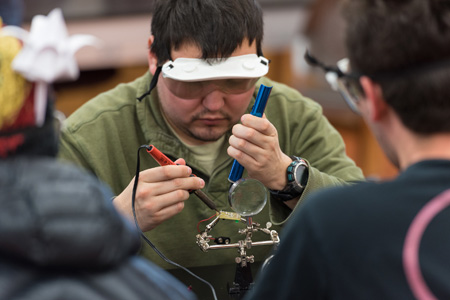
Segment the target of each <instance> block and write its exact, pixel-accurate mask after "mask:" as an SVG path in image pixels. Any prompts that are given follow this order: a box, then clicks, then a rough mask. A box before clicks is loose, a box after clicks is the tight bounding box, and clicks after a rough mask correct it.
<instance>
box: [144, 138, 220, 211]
mask: <svg viewBox="0 0 450 300" xmlns="http://www.w3.org/2000/svg"><path fill="white" fill-rule="evenodd" d="M147 152H148V154H150V155H151V156H152V157H153V158H154V159H155V160H156V161H157V162H158V164H160V165H161V166H167V165H176V163H174V162H173V161H172V160H170V158H168V157H167V156H165V155H164V154H163V153H162V152H161V151H159V150H158V149H157V148H156V147H155V146H153V145H149V146H148V149H147ZM191 176H195V177H197V176H196V175H195V174H192V175H191ZM189 193H194V194H195V195H196V196H197V197H199V198H200V200H202V201H203V203H205V204H206V205H207V206H208V207H209V208H211V209H212V210H215V211H217V212H219V210H218V209H217V206H216V204H215V203H214V202H213V201H212V200H211V199H209V197H208V196H207V195H206V194H205V193H204V192H203V191H202V190H190V191H189Z"/></svg>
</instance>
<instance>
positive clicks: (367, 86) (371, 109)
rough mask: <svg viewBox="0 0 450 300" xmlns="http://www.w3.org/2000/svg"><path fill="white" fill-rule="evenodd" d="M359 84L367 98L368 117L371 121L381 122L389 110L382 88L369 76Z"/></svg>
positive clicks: (362, 78) (363, 78)
mask: <svg viewBox="0 0 450 300" xmlns="http://www.w3.org/2000/svg"><path fill="white" fill-rule="evenodd" d="M359 82H360V84H361V86H362V88H363V90H364V94H365V96H366V100H365V101H367V108H368V117H369V118H370V120H371V121H378V120H380V119H381V118H383V116H384V115H385V114H386V112H387V108H388V105H387V103H386V101H385V100H384V97H383V90H382V89H381V86H380V85H379V84H378V83H376V82H374V81H372V79H370V78H369V77H367V76H362V77H361V78H360V80H359Z"/></svg>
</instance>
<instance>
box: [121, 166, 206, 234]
mask: <svg viewBox="0 0 450 300" xmlns="http://www.w3.org/2000/svg"><path fill="white" fill-rule="evenodd" d="M176 163H177V164H178V165H170V166H163V167H156V168H152V169H147V170H144V171H142V172H140V173H139V182H138V186H137V189H136V200H135V211H136V217H137V220H138V223H139V226H140V228H141V230H142V231H143V232H146V231H149V230H152V229H153V228H155V227H156V226H158V225H159V224H161V223H162V222H164V221H165V220H167V219H169V218H171V217H173V216H174V215H176V214H178V213H180V212H181V211H182V210H183V208H184V201H186V200H187V199H188V198H189V192H188V190H196V189H201V188H203V187H204V186H205V182H204V181H203V179H201V178H199V177H195V176H194V177H190V175H191V174H192V170H191V168H189V167H188V166H185V162H184V160H183V159H178V160H177V161H176ZM134 180H135V178H133V180H131V182H130V184H129V185H128V186H127V187H126V189H125V190H124V191H123V192H122V193H121V194H120V195H118V196H117V197H116V198H115V199H114V202H113V203H114V205H115V207H116V208H117V210H118V211H119V212H121V213H122V214H124V215H125V216H126V217H128V218H129V219H130V220H132V221H133V223H134V218H133V212H132V208H131V196H132V192H133V185H134Z"/></svg>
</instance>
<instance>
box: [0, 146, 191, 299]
mask: <svg viewBox="0 0 450 300" xmlns="http://www.w3.org/2000/svg"><path fill="white" fill-rule="evenodd" d="M0 191H1V192H0V299H8V300H18V299H21V300H25V299H39V300H41V299H45V300H52V299H77V300H79V299H83V300H85V299H108V300H112V299H126V300H133V299H194V298H195V295H194V294H193V293H192V292H190V291H189V290H188V288H187V287H185V286H184V285H183V284H181V283H180V282H179V281H177V280H176V279H175V278H174V277H172V276H171V275H169V274H168V273H166V272H165V271H163V270H162V269H160V268H159V267H157V266H155V265H153V264H151V263H150V262H148V261H146V260H143V259H142V258H138V257H137V256H135V253H136V251H138V249H139V247H140V240H139V235H138V234H137V232H136V230H135V228H134V226H133V225H132V224H131V223H129V222H128V221H125V220H124V219H123V218H122V217H121V216H120V215H119V214H118V213H117V212H116V210H115V209H114V208H113V205H112V203H111V201H110V199H111V196H112V194H111V192H110V191H109V190H108V189H107V188H105V187H104V186H103V185H102V184H100V182H99V181H98V180H96V179H95V178H93V177H91V176H89V175H87V174H86V173H83V172H82V171H80V170H78V169H76V168H74V167H72V166H69V165H64V164H61V163H59V162H57V161H55V159H54V158H52V157H45V156H34V157H30V156H24V155H19V156H13V157H9V158H7V159H4V160H0Z"/></svg>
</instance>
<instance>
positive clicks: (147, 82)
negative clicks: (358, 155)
mask: <svg viewBox="0 0 450 300" xmlns="http://www.w3.org/2000/svg"><path fill="white" fill-rule="evenodd" d="M154 2H155V7H154V10H153V15H152V24H151V36H150V38H149V40H148V46H149V50H148V62H149V71H148V72H147V73H146V74H144V75H143V76H142V77H140V78H138V79H136V80H135V81H134V82H131V83H126V84H120V85H119V86H117V87H116V88H114V89H112V90H110V91H107V92H105V93H103V94H100V95H98V96H97V97H96V98H94V99H92V100H90V101H89V102H87V103H86V104H84V105H83V106H82V107H81V108H79V109H78V110H77V111H76V112H74V113H73V114H72V115H71V116H70V117H69V118H68V119H67V122H66V124H65V125H66V126H65V128H64V131H63V133H62V137H61V151H60V157H61V158H63V159H67V160H70V161H72V162H75V163H77V164H78V165H80V166H82V167H84V168H86V169H87V170H89V171H91V172H92V173H93V174H95V175H96V176H97V177H98V178H100V179H102V180H103V181H104V182H106V183H108V184H109V185H110V186H111V188H112V189H113V191H114V192H115V194H116V197H115V199H114V200H113V203H114V205H115V206H116V207H117V208H118V209H119V210H120V211H121V212H122V213H123V214H125V215H127V216H128V217H129V218H132V205H131V199H132V196H131V195H132V187H133V183H134V179H133V177H134V176H135V172H136V159H137V157H136V153H137V150H138V148H139V147H140V146H141V145H150V144H152V145H154V146H156V147H157V148H158V149H159V150H161V151H162V152H163V153H165V154H166V155H167V156H168V157H169V158H171V159H172V160H173V161H176V162H177V163H179V164H181V165H178V166H173V165H172V166H163V167H160V166H159V165H158V163H157V162H156V161H155V160H154V159H153V158H152V157H150V156H149V155H147V154H143V155H142V156H141V169H142V170H143V171H141V173H140V177H139V184H138V186H137V190H136V205H135V207H136V216H137V220H138V223H139V226H140V227H141V229H142V231H143V232H144V233H145V235H146V236H147V237H148V238H149V239H150V240H151V241H152V242H153V243H154V244H155V246H156V247H157V248H158V249H159V250H160V251H161V252H162V253H163V254H165V255H166V256H167V257H169V258H171V259H173V260H175V261H176V262H177V263H179V264H181V265H184V266H186V267H201V266H218V265H227V264H228V265H234V264H235V257H236V256H237V254H238V252H237V251H236V250H233V249H229V250H225V251H213V252H212V253H211V252H210V253H203V252H202V251H200V249H199V247H198V246H197V244H196V243H195V236H196V234H198V231H197V230H196V224H197V223H199V221H201V220H204V219H206V218H208V217H210V216H211V215H213V214H214V212H213V211H212V210H210V209H209V208H208V207H207V206H205V205H204V204H203V203H201V202H200V201H199V200H198V199H197V198H196V197H195V196H194V195H189V193H188V190H190V189H203V191H204V192H205V193H206V194H208V195H209V197H210V198H211V199H212V200H213V201H214V202H215V204H216V205H217V208H218V209H219V210H225V211H232V209H231V208H230V205H229V203H228V191H229V188H230V182H229V181H228V175H229V173H230V170H231V167H232V164H233V160H234V159H237V160H238V161H239V162H240V163H241V164H242V166H243V167H244V168H245V172H244V175H243V177H251V178H254V179H257V180H259V181H260V182H262V183H263V184H264V185H265V186H266V187H267V188H269V189H270V190H271V199H270V203H269V204H268V205H267V206H266V207H265V208H264V210H263V211H262V212H261V213H259V214H258V215H256V216H254V221H255V222H258V223H260V224H266V222H267V221H269V220H270V221H272V223H273V224H275V225H274V227H272V228H273V229H276V230H279V229H280V226H281V225H282V224H283V223H284V222H285V221H286V219H288V218H289V216H290V214H291V212H292V211H293V209H294V208H295V207H296V205H297V204H298V203H300V202H301V201H302V199H303V197H304V196H305V195H307V194H308V193H310V192H311V191H314V190H317V189H320V188H322V187H325V186H330V185H331V186H335V185H342V184H347V183H349V182H352V181H357V180H362V179H363V175H362V172H361V170H360V169H359V168H358V167H357V166H355V164H354V162H353V161H352V160H351V159H350V158H349V157H347V156H346V154H345V145H344V143H343V140H342V138H341V136H340V135H339V133H338V132H337V131H336V130H335V129H334V128H333V127H332V126H331V125H330V123H329V122H328V120H327V119H326V118H325V117H324V116H323V114H322V109H321V107H320V105H318V104H317V103H315V102H314V101H312V100H311V99H307V98H305V97H304V96H302V95H301V94H300V93H299V92H298V91H296V90H295V89H292V88H289V87H287V86H285V85H283V84H280V83H277V82H274V81H272V80H270V79H269V78H267V77H264V75H265V74H267V72H268V69H269V60H268V59H267V58H265V57H263V53H262V38H263V16H262V10H261V8H260V6H259V5H258V3H257V1H254V0H208V1H204V0H188V1H181V0H179V1H177V0H175V1H166V0H160V1H154ZM261 84H264V85H266V86H273V88H272V92H271V94H270V97H269V100H268V103H267V107H266V110H265V117H264V118H259V117H255V116H252V115H250V114H249V112H250V110H251V108H252V105H253V104H254V101H255V96H256V95H257V92H258V90H259V88H260V86H261ZM150 87H154V89H153V90H152V91H151V93H149V89H150ZM137 98H138V99H139V100H137ZM180 158H182V159H180ZM184 164H187V165H188V166H186V165H184ZM289 166H291V168H292V167H293V166H296V167H298V170H299V175H298V176H297V177H296V180H293V179H291V180H290V181H288V176H287V169H288V167H289ZM300 171H301V172H300ZM192 173H194V174H196V175H197V176H198V177H189V176H190V175H191V174H192ZM300 173H301V174H300ZM238 229H239V227H238V226H236V224H233V223H230V222H228V223H227V221H224V222H221V223H219V224H218V225H216V226H215V228H214V232H213V234H214V235H217V236H222V237H228V238H230V240H231V243H236V242H237V241H238V240H240V239H242V235H240V234H239V233H238ZM113 237H114V235H111V238H113ZM250 252H251V254H252V255H254V256H255V259H256V260H259V261H261V260H263V259H264V258H265V257H266V255H267V254H268V253H269V252H270V247H254V248H252V249H251V251H250ZM142 255H144V256H145V257H147V258H149V259H150V260H152V261H153V262H156V263H158V264H160V265H161V266H163V267H164V268H168V269H169V268H173V267H172V266H170V265H168V264H165V263H164V262H163V261H162V260H161V259H160V258H159V257H158V256H157V254H156V253H155V251H153V249H151V248H150V247H149V246H146V247H144V248H143V249H142ZM212 270H213V273H211V277H214V278H217V277H219V276H224V273H223V272H220V271H219V270H221V269H219V268H215V267H213V268H212ZM212 274H214V275H212ZM225 276H228V275H225ZM229 279H231V278H229Z"/></svg>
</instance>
